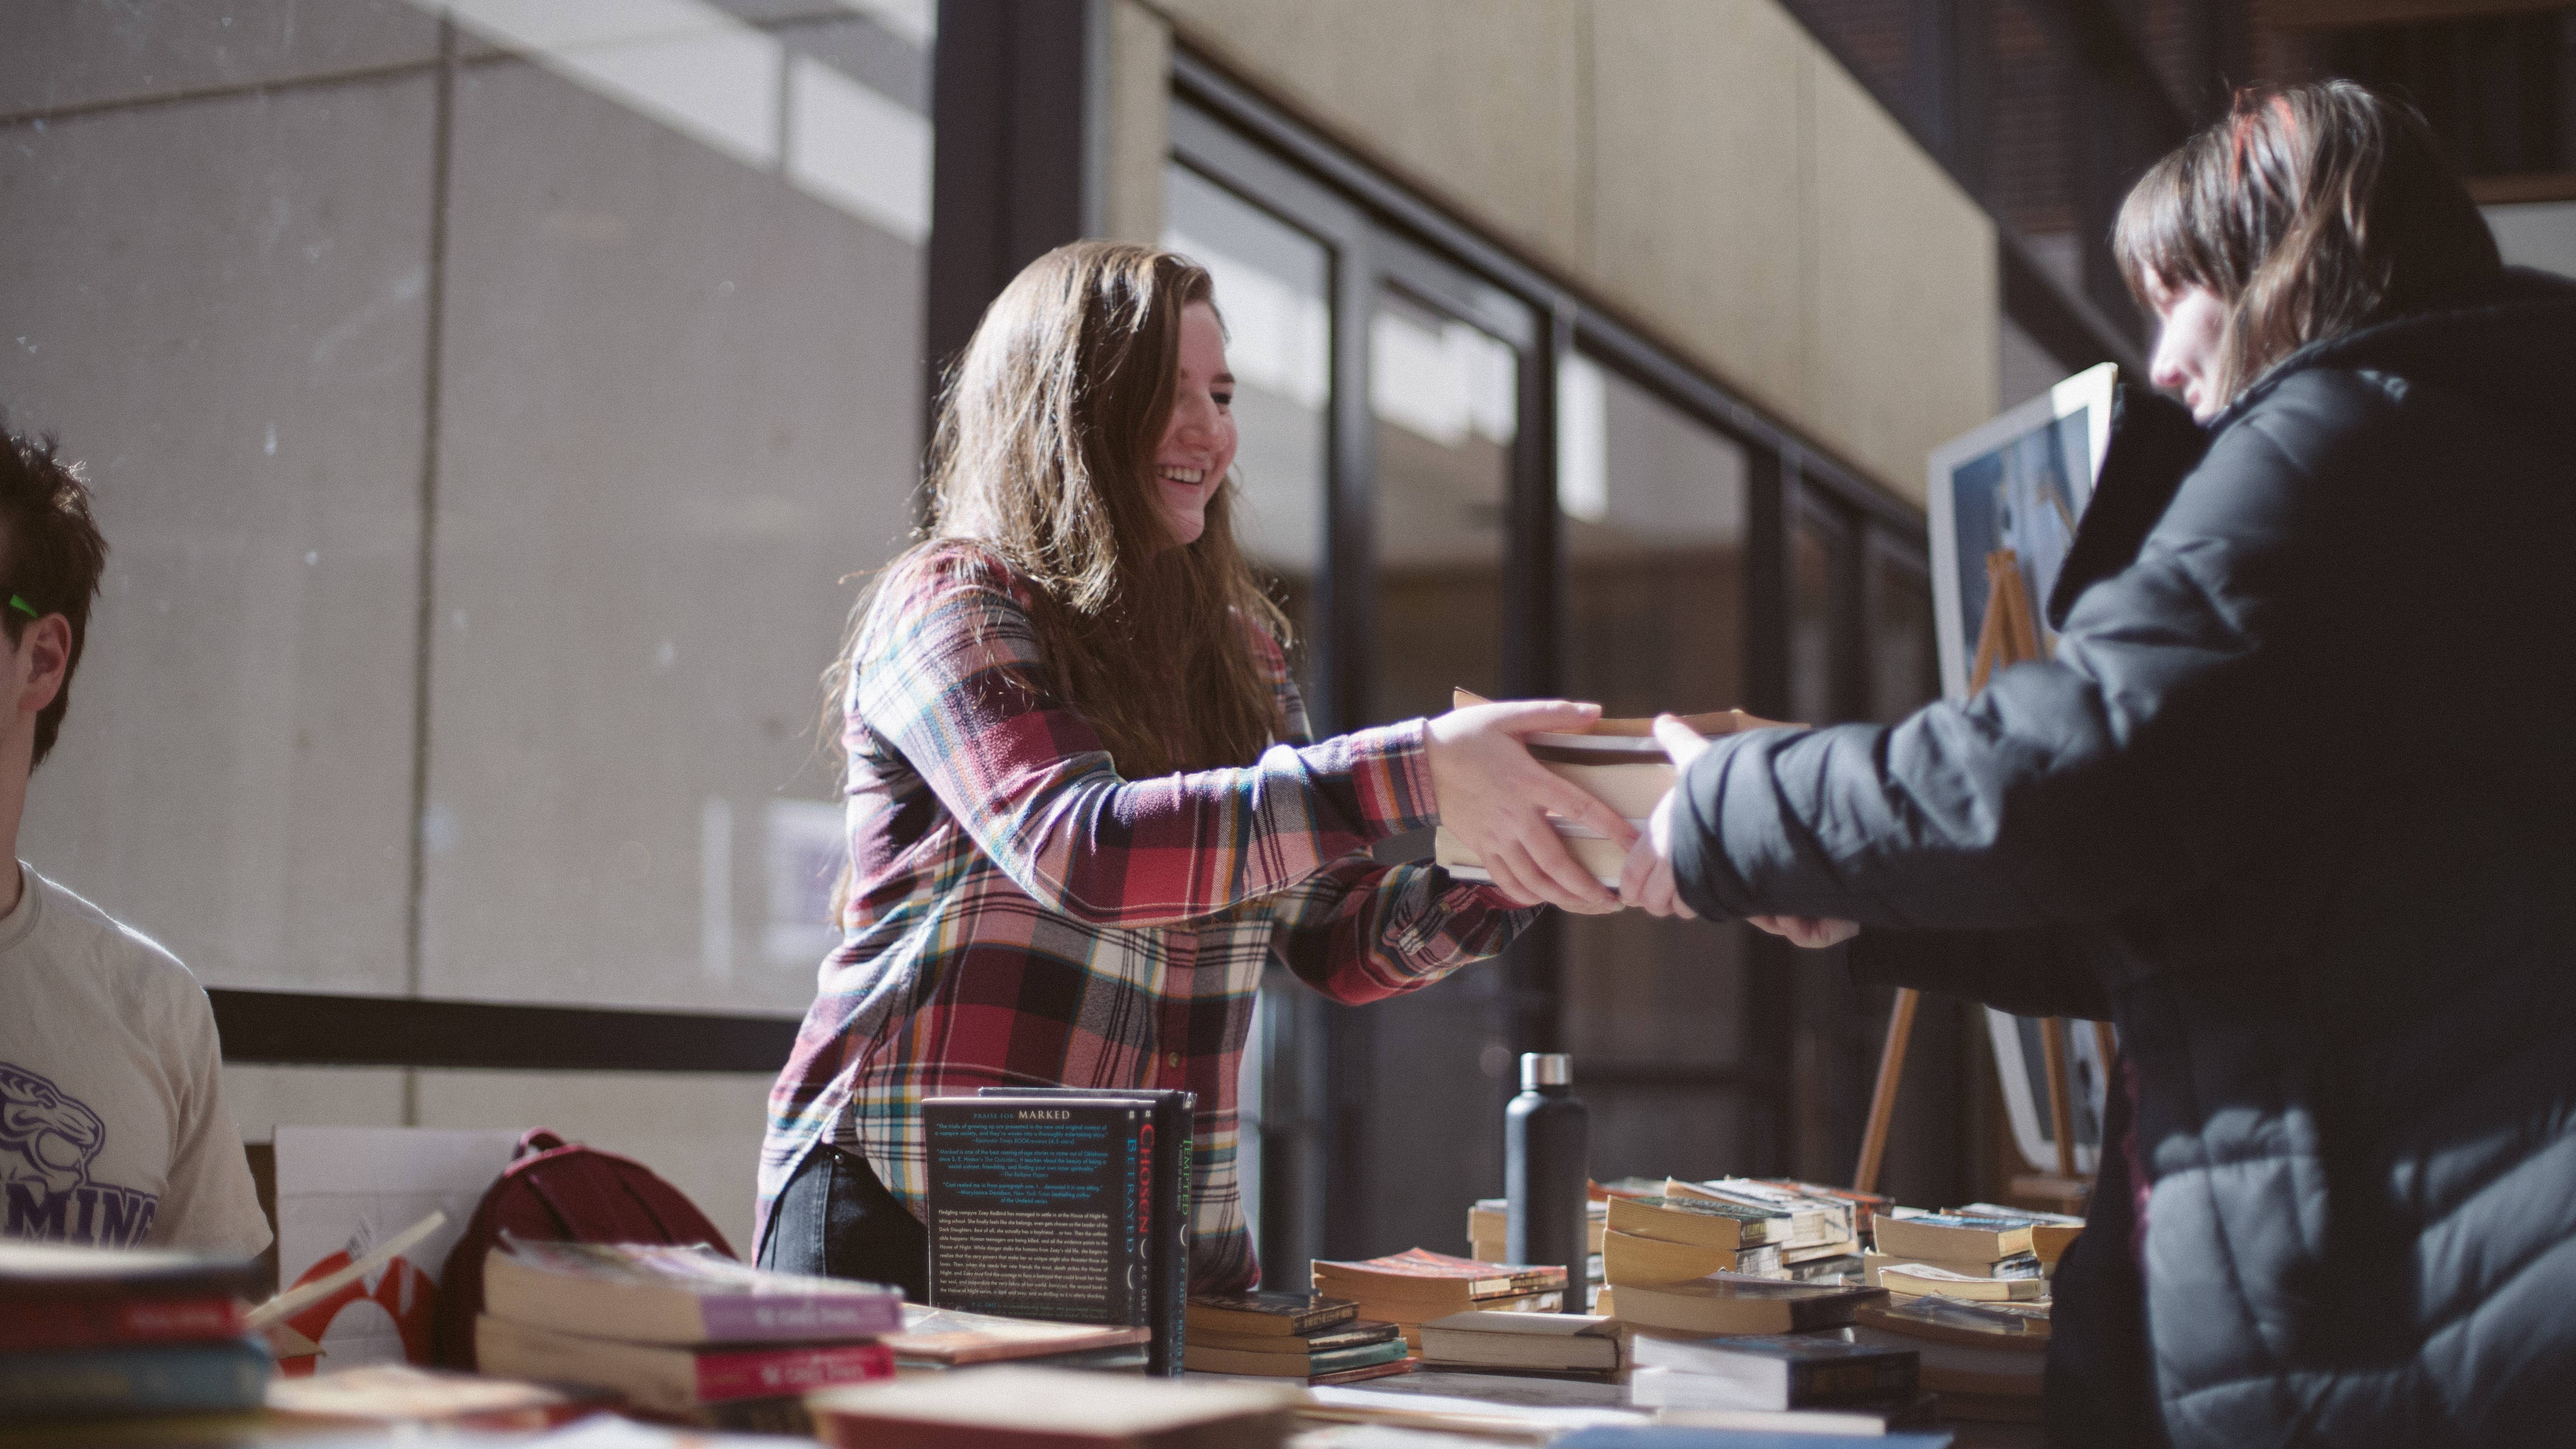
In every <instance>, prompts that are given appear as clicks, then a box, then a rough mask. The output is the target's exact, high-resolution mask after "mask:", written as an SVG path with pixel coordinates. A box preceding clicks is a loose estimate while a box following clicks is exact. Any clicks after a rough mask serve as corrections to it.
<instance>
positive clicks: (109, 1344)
mask: <svg viewBox="0 0 2576 1449" xmlns="http://www.w3.org/2000/svg"><path fill="white" fill-rule="evenodd" d="M258 1283H259V1269H258V1266H257V1265H256V1264H255V1263H253V1262H251V1261H249V1260H247V1259H234V1258H214V1257H207V1256H204V1255H200V1254H195V1253H180V1252H163V1251H156V1250H149V1249H129V1250H112V1249H106V1248H75V1247H63V1246H57V1245H53V1244H42V1243H19V1242H0V1422H7V1421H13V1420H29V1419H54V1418H72V1417H87V1416H96V1415H113V1414H152V1413H169V1412H176V1411H187V1410H197V1411H210V1410H230V1409H252V1408H256V1407H258V1406H259V1402H260V1395H261V1392H262V1391H263V1390H264V1389H265V1388H266V1387H267V1384H268V1377H269V1371H270V1359H269V1353H268V1349H267V1347H266V1346H265V1345H263V1344H262V1343H260V1342H259V1341H258V1340H256V1339H254V1338H251V1337H248V1336H247V1330H246V1327H245V1325H244V1322H243V1319H242V1299H243V1298H244V1297H245V1296H246V1295H248V1294H251V1293H254V1292H256V1291H258Z"/></svg>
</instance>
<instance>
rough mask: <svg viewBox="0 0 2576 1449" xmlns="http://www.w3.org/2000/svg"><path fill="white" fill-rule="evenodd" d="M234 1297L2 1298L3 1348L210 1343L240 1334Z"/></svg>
mask: <svg viewBox="0 0 2576 1449" xmlns="http://www.w3.org/2000/svg"><path fill="white" fill-rule="evenodd" d="M247 1331H248V1330H247V1329H245V1328H244V1327H243V1325H242V1310H241V1303H240V1301H239V1300H238V1299H233V1298H168V1299H165V1298H126V1299H116V1298H75V1299H68V1300H64V1299H56V1300H51V1301H48V1300H45V1299H20V1300H17V1301H14V1302H0V1353H27V1352H30V1351H36V1352H41V1351H44V1350H47V1349H58V1348H105V1347H109V1346H112V1345H115V1344H121V1343H210V1342H214V1341H217V1340H221V1339H231V1338H239V1337H241V1336H242V1335H243V1334H244V1333H245V1332H247Z"/></svg>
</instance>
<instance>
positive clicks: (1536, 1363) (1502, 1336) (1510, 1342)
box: [1422, 1309, 1628, 1383]
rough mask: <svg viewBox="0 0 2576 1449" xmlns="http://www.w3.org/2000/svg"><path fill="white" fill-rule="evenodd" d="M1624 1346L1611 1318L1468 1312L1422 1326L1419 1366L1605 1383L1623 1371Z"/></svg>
mask: <svg viewBox="0 0 2576 1449" xmlns="http://www.w3.org/2000/svg"><path fill="white" fill-rule="evenodd" d="M1626 1344H1627V1334H1626V1332H1625V1331H1624V1330H1623V1329H1622V1328H1621V1327H1620V1324H1619V1321H1618V1320H1617V1319H1615V1318H1604V1317H1601V1316H1599V1315H1597V1314H1589V1313H1485V1312H1479V1311H1476V1310H1473V1309H1471V1310H1469V1311H1467V1312H1465V1313H1452V1314H1450V1315H1449V1316H1448V1317H1446V1318H1434V1319H1432V1320H1431V1321H1430V1322H1428V1323H1425V1324H1423V1325H1422V1366H1423V1367H1424V1368H1426V1369H1438V1370H1446V1371H1454V1372H1463V1373H1504V1374H1531V1375H1537V1376H1540V1377H1548V1378H1572V1379H1589V1380H1593V1381H1596V1382H1602V1383H1608V1382H1612V1381H1615V1380H1616V1379H1618V1378H1619V1377H1620V1375H1621V1374H1622V1373H1624V1372H1625V1371H1626V1370H1627V1367H1628V1353H1627V1347H1626Z"/></svg>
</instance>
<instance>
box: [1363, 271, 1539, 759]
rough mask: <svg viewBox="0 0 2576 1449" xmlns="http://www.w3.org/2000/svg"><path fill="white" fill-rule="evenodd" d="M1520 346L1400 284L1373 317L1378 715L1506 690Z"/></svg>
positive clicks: (1372, 704)
mask: <svg viewBox="0 0 2576 1449" xmlns="http://www.w3.org/2000/svg"><path fill="white" fill-rule="evenodd" d="M1518 376H1519V372H1518V358H1517V355H1516V354H1515V353H1514V352H1513V351H1512V348H1511V347H1510V345H1509V344H1507V343H1505V342H1502V341H1500V340H1499V339H1497V338H1495V337H1493V336H1491V335H1489V334H1487V333H1485V332H1483V331H1481V330H1479V329H1477V328H1476V327H1473V326H1471V325H1469V324H1467V323H1465V322H1461V321H1458V320H1456V319H1455V318H1451V317H1447V316H1444V315H1442V314H1441V313H1439V312H1436V311H1434V310H1432V309H1431V308H1429V307H1427V306H1424V305H1423V304H1421V303H1419V302H1417V301H1415V300H1414V299H1413V298H1411V297H1409V296H1407V295H1406V294H1405V293H1403V292H1401V291H1399V290H1397V289H1395V288H1393V287H1388V288H1384V289H1382V290H1381V291H1380V293H1379V295H1378V305H1377V311H1376V312H1375V314H1374V315H1373V316H1371V318H1370V319H1369V404H1370V411H1371V412H1372V413H1373V414H1374V415H1375V417H1376V419H1377V554H1378V558H1377V563H1378V576H1377V588H1378V599H1377V634H1376V644H1377V659H1376V664H1377V671H1376V680H1375V687H1374V689H1373V691H1372V693H1371V697H1370V701H1369V716H1370V718H1371V719H1372V720H1373V721H1384V720H1396V719H1405V718H1409V717H1411V716H1414V715H1434V714H1439V713H1442V712H1443V711H1445V710H1447V709H1448V708H1449V695H1450V691H1451V689H1453V688H1456V687H1464V688H1467V689H1471V690H1474V691H1475V692H1477V693H1478V694H1482V695H1486V696H1488V697H1491V696H1495V695H1498V694H1500V693H1501V691H1502V649H1503V547H1504V534H1503V529H1504V521H1505V517H1504V504H1505V501H1506V500H1507V499H1508V498H1509V497H1510V495H1511V463H1512V455H1511V444H1512V439H1513V437H1514V436H1515V435H1516V434H1517V433H1518V431H1519V418H1520V412H1519V395H1518V391H1517V387H1516V382H1517V378H1518Z"/></svg>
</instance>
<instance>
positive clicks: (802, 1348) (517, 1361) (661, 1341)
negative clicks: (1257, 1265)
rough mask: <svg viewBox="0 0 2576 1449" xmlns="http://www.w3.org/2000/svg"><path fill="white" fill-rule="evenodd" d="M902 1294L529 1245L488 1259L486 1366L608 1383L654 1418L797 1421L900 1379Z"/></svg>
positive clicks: (697, 1252)
mask: <svg viewBox="0 0 2576 1449" xmlns="http://www.w3.org/2000/svg"><path fill="white" fill-rule="evenodd" d="M903 1326H904V1321H903V1298H902V1295H901V1294H899V1293H897V1292H896V1291H895V1290H894V1289H892V1288H886V1287H882V1286H880V1285H877V1284H874V1283H853V1282H846V1281H842V1280H839V1279H832V1278H800V1277H794V1276H791V1275H788V1274H785V1273H767V1272H763V1271H761V1270H759V1269H757V1268H751V1267H746V1266H744V1265H743V1264H741V1263H738V1262H736V1261H734V1260H733V1259H731V1258H728V1257H725V1256H724V1255H722V1254H720V1253H717V1252H716V1251H714V1250H713V1249H710V1248H705V1247H687V1248H675V1247H661V1246H644V1245H636V1244H624V1245H609V1244H598V1243H523V1242H519V1241H517V1240H515V1239H512V1238H509V1237H507V1236H505V1237H504V1238H503V1240H502V1249H501V1250H500V1251H496V1252H493V1253H492V1254H490V1255H489V1256H487V1257H486V1258H485V1259H484V1260H483V1316H482V1317H481V1318H480V1319H478V1320H477V1321H476V1323H475V1326H474V1353H475V1361H476V1367H478V1368H480V1369H481V1370H482V1371H484V1372H486V1373H491V1374H499V1375H502V1376H505V1377H510V1378H522V1379H538V1380H543V1381H547V1382H552V1383H564V1384H578V1385H583V1386H586V1387H591V1388H599V1389H606V1390H610V1391H612V1392H614V1393H617V1394H619V1395H621V1396H623V1397H624V1398H625V1400H626V1402H627V1404H628V1405H629V1406H630V1407H632V1408H635V1409H638V1410H642V1411H644V1412H647V1413H657V1414H665V1415H670V1416H674V1417H681V1418H690V1419H697V1420H700V1421H703V1422H714V1423H720V1424H724V1425H726V1426H728V1427H736V1428H778V1427H791V1428H792V1427H796V1426H797V1425H799V1424H800V1423H801V1410H799V1409H798V1408H796V1407H795V1405H796V1400H797V1396H799V1395H802V1394H804V1393H806V1392H807V1391H809V1390H813V1389H819V1388H825V1387H828V1386H830V1385H834V1384H846V1383H855V1382H859V1381H862V1380H866V1379H881V1378H890V1377H892V1376H893V1374H894V1367H895V1363H894V1352H893V1350H892V1349H891V1348H889V1347H888V1346H887V1345H885V1344H883V1343H880V1342H878V1341H877V1340H878V1338H879V1336H881V1335H884V1334H890V1333H895V1332H898V1331H899V1330H901V1329H902V1328H903Z"/></svg>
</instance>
